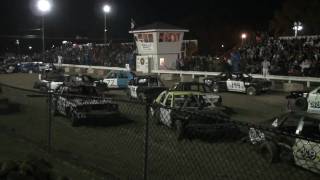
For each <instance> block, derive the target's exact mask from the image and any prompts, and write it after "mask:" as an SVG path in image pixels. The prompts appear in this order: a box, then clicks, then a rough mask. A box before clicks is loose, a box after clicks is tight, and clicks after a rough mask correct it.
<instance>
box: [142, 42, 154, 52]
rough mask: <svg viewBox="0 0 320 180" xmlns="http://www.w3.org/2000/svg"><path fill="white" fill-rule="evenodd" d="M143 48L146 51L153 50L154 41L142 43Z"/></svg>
mask: <svg viewBox="0 0 320 180" xmlns="http://www.w3.org/2000/svg"><path fill="white" fill-rule="evenodd" d="M141 48H142V50H144V51H153V43H141Z"/></svg>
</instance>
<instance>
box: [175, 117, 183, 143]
mask: <svg viewBox="0 0 320 180" xmlns="http://www.w3.org/2000/svg"><path fill="white" fill-rule="evenodd" d="M175 127H176V133H177V139H178V140H182V139H183V138H184V127H183V123H182V121H181V120H176V121H175Z"/></svg>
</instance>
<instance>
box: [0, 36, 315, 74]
mask: <svg viewBox="0 0 320 180" xmlns="http://www.w3.org/2000/svg"><path fill="white" fill-rule="evenodd" d="M45 56H46V57H45V59H46V60H47V62H54V63H58V62H61V63H64V64H81V65H99V66H108V67H125V65H126V64H130V67H131V68H133V69H135V68H134V67H135V58H136V57H135V56H136V50H135V47H134V44H133V43H117V44H116V43H112V44H109V45H99V44H91V43H89V44H72V43H71V42H66V43H64V44H63V45H62V46H60V47H56V48H53V49H51V50H48V51H46V54H45ZM3 59H6V58H3ZM13 59H17V58H13ZM19 59H21V60H22V61H41V60H42V56H41V54H34V55H33V56H21V57H20V58H19ZM4 62H5V61H4ZM176 65H177V69H178V70H184V71H209V72H221V71H233V72H240V71H241V72H245V73H252V74H264V75H266V74H271V75H284V76H287V75H289V76H311V77H320V36H300V37H297V38H294V37H280V38H272V37H268V36H263V37H261V38H260V37H259V38H256V39H255V40H253V41H247V42H246V43H243V44H242V45H241V46H240V48H234V49H232V50H231V51H229V52H227V53H226V54H225V55H223V56H210V55H208V56H194V55H190V54H184V56H181V58H180V56H179V58H178V59H177V62H176Z"/></svg>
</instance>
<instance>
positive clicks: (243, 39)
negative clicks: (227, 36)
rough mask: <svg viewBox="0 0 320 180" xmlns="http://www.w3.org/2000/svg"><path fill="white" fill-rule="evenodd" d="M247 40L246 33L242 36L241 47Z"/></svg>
mask: <svg viewBox="0 0 320 180" xmlns="http://www.w3.org/2000/svg"><path fill="white" fill-rule="evenodd" d="M246 39H247V34H246V33H242V34H241V40H242V41H241V45H242V46H243V43H244V41H245V40H246Z"/></svg>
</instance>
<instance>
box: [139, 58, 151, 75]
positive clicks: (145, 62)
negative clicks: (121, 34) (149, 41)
mask: <svg viewBox="0 0 320 180" xmlns="http://www.w3.org/2000/svg"><path fill="white" fill-rule="evenodd" d="M137 71H139V72H143V73H149V59H148V56H137Z"/></svg>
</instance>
